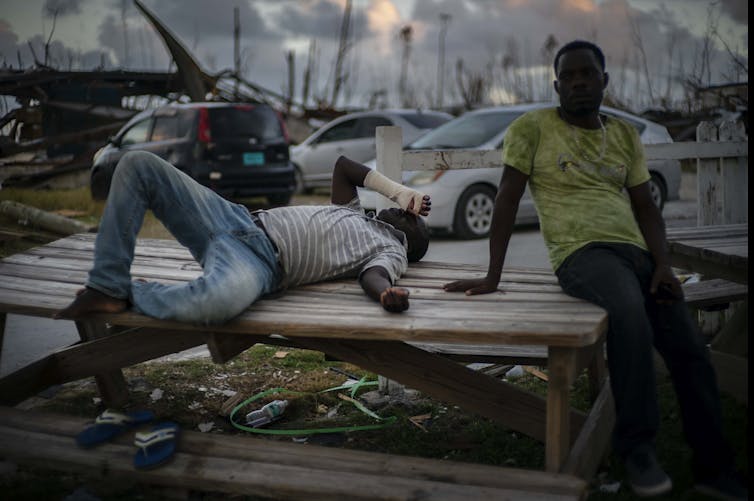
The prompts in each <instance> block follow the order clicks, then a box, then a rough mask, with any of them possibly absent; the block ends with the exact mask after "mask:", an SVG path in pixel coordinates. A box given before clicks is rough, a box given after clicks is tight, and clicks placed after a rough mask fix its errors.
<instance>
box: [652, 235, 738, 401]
mask: <svg viewBox="0 0 754 501" xmlns="http://www.w3.org/2000/svg"><path fill="white" fill-rule="evenodd" d="M667 237H668V248H669V251H670V260H671V263H672V265H673V266H675V267H677V268H683V269H687V270H690V271H693V272H696V273H700V274H701V275H702V276H703V280H705V281H708V282H709V281H711V280H710V279H712V280H715V279H718V281H719V279H724V280H728V281H731V282H735V283H737V284H743V286H747V285H748V274H749V225H748V224H726V225H715V226H697V227H688V228H671V229H668V230H667ZM740 299H741V300H742V301H743V302H742V304H741V305H740V306H738V307H737V308H736V309H735V310H733V313H732V314H731V315H729V316H728V317H727V320H726V322H725V324H724V325H723V326H722V328H721V329H720V330H719V331H718V332H717V334H716V335H715V336H714V338H713V339H712V340H711V343H710V357H711V360H712V364H713V365H714V366H715V371H716V373H717V379H718V385H719V386H720V388H721V389H722V390H724V391H726V392H727V393H730V394H731V395H733V396H734V397H735V398H736V399H737V400H739V401H741V402H744V403H748V393H749V391H748V379H749V376H748V366H749V360H748V350H749V349H748V346H749V343H748V301H749V300H748V287H746V294H745V295H744V296H743V297H742V298H740Z"/></svg>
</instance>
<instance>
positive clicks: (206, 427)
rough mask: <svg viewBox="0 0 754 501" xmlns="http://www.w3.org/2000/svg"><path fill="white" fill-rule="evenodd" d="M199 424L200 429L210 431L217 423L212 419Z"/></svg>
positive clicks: (204, 431)
mask: <svg viewBox="0 0 754 501" xmlns="http://www.w3.org/2000/svg"><path fill="white" fill-rule="evenodd" d="M198 426H199V431H201V432H202V433H207V432H208V431H210V430H211V429H212V428H214V427H215V423H213V422H212V421H209V422H207V423H199V425H198Z"/></svg>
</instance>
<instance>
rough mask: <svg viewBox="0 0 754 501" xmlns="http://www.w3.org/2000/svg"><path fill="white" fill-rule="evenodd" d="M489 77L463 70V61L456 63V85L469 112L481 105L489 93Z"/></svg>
mask: <svg viewBox="0 0 754 501" xmlns="http://www.w3.org/2000/svg"><path fill="white" fill-rule="evenodd" d="M489 82H490V79H489V76H488V75H485V74H484V73H483V72H482V73H475V72H473V71H469V70H466V69H465V68H464V64H463V59H461V58H459V59H458V60H457V61H456V84H457V87H458V92H459V93H460V94H461V98H462V99H463V104H464V106H465V107H466V109H468V110H471V109H473V108H475V107H476V106H478V105H480V104H482V103H483V102H484V100H485V98H486V97H487V92H488V91H489Z"/></svg>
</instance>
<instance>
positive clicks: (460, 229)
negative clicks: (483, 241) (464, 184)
mask: <svg viewBox="0 0 754 501" xmlns="http://www.w3.org/2000/svg"><path fill="white" fill-rule="evenodd" d="M495 194H496V193H495V190H494V189H493V188H491V187H490V186H486V185H483V184H475V185H472V186H469V187H468V188H466V190H465V191H464V192H463V193H462V194H461V197H460V198H459V199H458V204H456V213H455V217H454V218H453V231H454V233H455V234H456V235H457V236H459V237H460V238H464V239H469V238H483V237H486V236H487V235H489V233H490V225H491V224H492V212H493V209H494V207H495Z"/></svg>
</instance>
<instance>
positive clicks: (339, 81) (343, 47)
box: [330, 0, 351, 106]
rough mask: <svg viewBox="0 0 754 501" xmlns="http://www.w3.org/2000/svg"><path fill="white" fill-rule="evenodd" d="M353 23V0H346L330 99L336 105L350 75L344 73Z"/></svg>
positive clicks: (331, 103) (332, 104)
mask: <svg viewBox="0 0 754 501" xmlns="http://www.w3.org/2000/svg"><path fill="white" fill-rule="evenodd" d="M350 24H351V0H346V6H345V9H344V10H343V21H342V22H341V24H340V42H339V45H338V55H337V58H336V60H335V76H334V80H333V90H332V99H330V105H331V106H335V104H336V102H337V101H338V94H340V88H341V87H342V86H343V83H344V82H345V80H347V79H348V75H347V74H346V75H344V74H343V60H344V59H345V57H346V53H347V52H348V49H349V43H348V30H349V28H350Z"/></svg>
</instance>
